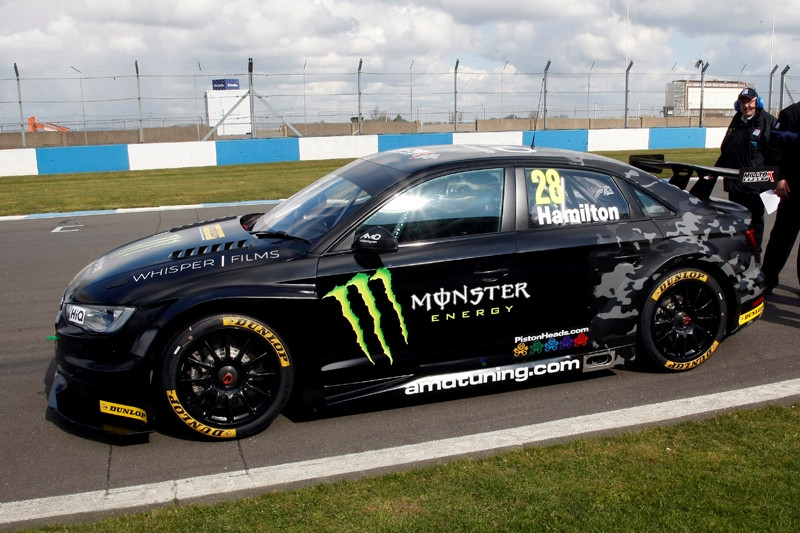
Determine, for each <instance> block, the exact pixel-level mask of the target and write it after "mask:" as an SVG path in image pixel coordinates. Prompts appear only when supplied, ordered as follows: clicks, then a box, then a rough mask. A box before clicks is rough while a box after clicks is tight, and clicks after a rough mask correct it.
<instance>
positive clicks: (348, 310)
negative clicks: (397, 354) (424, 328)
mask: <svg viewBox="0 0 800 533" xmlns="http://www.w3.org/2000/svg"><path fill="white" fill-rule="evenodd" d="M371 281H373V282H376V283H380V284H381V285H383V290H384V293H385V294H386V298H387V299H388V301H389V303H390V304H391V305H392V309H393V310H394V313H395V315H396V317H397V320H398V321H399V323H400V330H401V331H402V333H403V339H404V340H405V342H406V344H408V330H406V322H405V320H404V319H403V308H402V307H400V303H399V302H398V301H397V298H396V297H395V295H394V291H393V290H392V275H391V274H390V273H389V270H388V269H386V268H379V269H378V270H377V271H376V272H375V273H374V274H373V275H372V276H369V275H368V274H365V273H364V272H360V273H358V274H356V275H355V276H353V277H352V278H350V281H348V282H347V283H345V284H344V285H338V286H336V287H334V288H333V290H331V291H330V292H329V293H328V294H326V295H325V296H323V298H336V300H337V301H338V302H339V304H340V305H341V306H342V314H343V316H344V317H345V318H346V319H347V321H348V322H349V323H350V326H352V328H353V331H354V332H355V334H356V342H358V345H359V347H360V348H361V351H363V352H364V355H366V356H367V359H369V361H370V362H371V363H372V364H373V365H374V364H375V361H373V359H372V356H371V355H370V353H369V348H368V347H367V342H366V338H365V336H364V329H363V328H362V327H361V320H360V319H359V318H358V315H357V314H356V313H355V311H353V307H352V305H351V301H350V294H351V291H350V288H351V287H352V288H354V289H355V290H356V291H357V292H358V294H359V295H360V296H361V299H362V300H363V302H364V305H365V306H366V308H367V311H368V312H369V317H370V319H371V320H372V327H373V331H374V332H375V336H376V337H377V338H378V342H380V345H381V348H382V349H383V353H384V355H386V357H388V358H389V362H390V363H394V359H393V357H392V351H391V349H390V348H389V344H388V343H387V342H386V337H385V336H384V334H383V329H382V327H381V312H380V310H379V309H378V300H377V299H376V297H375V295H374V294H373V293H372V289H370V282H371ZM387 320H388V319H387Z"/></svg>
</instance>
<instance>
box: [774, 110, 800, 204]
mask: <svg viewBox="0 0 800 533" xmlns="http://www.w3.org/2000/svg"><path fill="white" fill-rule="evenodd" d="M799 139H800V103H796V104H792V105H790V106H788V107H785V108H784V109H783V111H781V112H780V113H779V114H778V122H777V124H776V125H775V129H774V135H773V136H772V138H771V140H770V148H771V149H772V150H771V153H772V154H773V155H772V159H771V161H770V164H772V165H778V166H779V167H780V178H781V179H786V180H787V181H788V182H789V186H790V187H791V188H792V189H794V188H795V187H798V188H800V140H799Z"/></svg>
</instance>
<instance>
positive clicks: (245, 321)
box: [222, 316, 291, 367]
mask: <svg viewBox="0 0 800 533" xmlns="http://www.w3.org/2000/svg"><path fill="white" fill-rule="evenodd" d="M222 325H223V326H234V327H241V328H247V329H249V330H251V331H253V332H255V333H257V334H259V335H261V336H262V337H263V338H264V339H265V340H266V341H267V342H268V343H269V344H270V346H272V349H273V350H275V355H277V356H278V359H279V360H280V363H281V366H283V367H286V366H290V365H291V362H290V361H289V354H288V353H287V352H286V348H284V346H283V344H282V343H281V341H279V340H278V337H277V336H276V335H275V333H273V332H272V331H271V330H270V329H269V328H267V327H266V326H264V325H263V324H261V323H259V322H256V321H255V320H250V319H249V318H244V317H241V316H223V317H222Z"/></svg>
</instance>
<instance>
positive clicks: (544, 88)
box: [542, 59, 550, 129]
mask: <svg viewBox="0 0 800 533" xmlns="http://www.w3.org/2000/svg"><path fill="white" fill-rule="evenodd" d="M548 70H550V60H549V59H548V60H547V64H546V65H545V66H544V78H543V79H542V87H543V89H542V90H543V92H544V106H543V107H542V114H543V115H544V126H543V127H544V129H547V71H548Z"/></svg>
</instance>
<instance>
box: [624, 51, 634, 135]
mask: <svg viewBox="0 0 800 533" xmlns="http://www.w3.org/2000/svg"><path fill="white" fill-rule="evenodd" d="M631 68H633V61H631V62H630V63H628V68H626V69H625V127H626V128H627V127H628V78H629V77H630V73H631Z"/></svg>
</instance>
